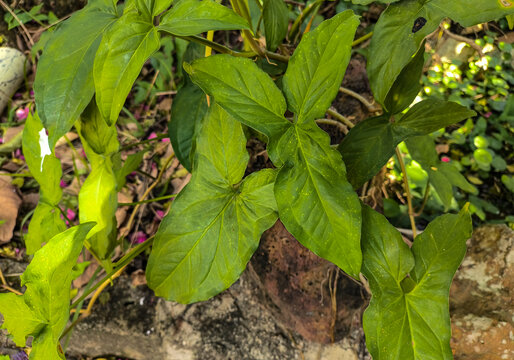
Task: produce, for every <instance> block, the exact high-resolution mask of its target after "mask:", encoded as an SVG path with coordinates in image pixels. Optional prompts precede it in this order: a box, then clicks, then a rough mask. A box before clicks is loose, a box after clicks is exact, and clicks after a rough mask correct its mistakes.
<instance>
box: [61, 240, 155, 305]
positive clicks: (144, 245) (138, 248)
mask: <svg viewBox="0 0 514 360" xmlns="http://www.w3.org/2000/svg"><path fill="white" fill-rule="evenodd" d="M153 240H154V238H153V236H152V237H151V238H149V239H148V240H146V241H145V242H144V243H142V244H139V245H138V246H136V247H135V248H133V249H132V250H131V251H130V252H128V253H127V254H125V256H123V257H122V258H121V259H120V260H119V261H118V262H117V263H116V264H115V265H114V268H113V270H112V271H111V272H109V273H108V274H107V275H105V276H104V277H103V278H102V279H101V280H100V281H99V282H97V283H96V284H95V285H94V286H92V287H91V288H90V289H89V290H88V291H85V292H84V294H82V296H81V297H80V298H78V299H77V300H75V301H74V302H73V303H72V304H71V306H70V310H71V309H73V308H75V307H76V306H77V305H78V304H79V303H80V302H82V301H84V300H85V299H86V298H87V297H88V296H89V295H90V294H91V293H92V292H94V291H95V290H96V289H98V288H99V287H100V286H102V284H103V283H105V282H106V281H109V280H110V279H111V277H112V276H113V275H114V274H116V272H118V270H120V269H121V268H124V267H125V266H127V265H128V264H130V262H131V261H132V260H133V259H134V258H135V257H136V256H138V255H139V254H141V253H142V252H143V251H145V250H146V249H147V248H148V247H149V246H150V245H152V243H153Z"/></svg>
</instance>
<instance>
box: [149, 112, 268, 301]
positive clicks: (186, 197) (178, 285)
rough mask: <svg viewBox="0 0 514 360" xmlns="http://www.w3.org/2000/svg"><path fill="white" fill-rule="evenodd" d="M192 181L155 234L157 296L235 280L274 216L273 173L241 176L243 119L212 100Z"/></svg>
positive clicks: (192, 295) (201, 290) (200, 291)
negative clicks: (233, 115) (233, 116)
mask: <svg viewBox="0 0 514 360" xmlns="http://www.w3.org/2000/svg"><path fill="white" fill-rule="evenodd" d="M195 157H196V159H195V162H194V171H193V177H192V179H191V182H190V183H189V184H188V185H187V186H186V187H185V189H184V190H183V191H182V192H181V193H180V194H179V196H178V197H177V199H176V200H175V201H174V203H173V206H172V208H171V211H170V213H169V214H168V215H167V216H166V217H165V218H164V220H163V222H162V224H161V226H160V228H159V231H158V232H157V234H156V237H155V242H154V247H153V249H152V253H151V255H150V259H149V262H148V267H147V272H146V274H147V279H148V285H149V286H150V288H152V289H153V290H154V291H155V293H156V294H157V295H158V296H162V297H164V298H166V299H168V300H173V301H179V302H181V303H191V302H195V301H202V300H206V299H208V298H210V297H212V296H214V295H216V294H218V293H219V292H221V291H223V290H225V289H226V288H228V287H229V286H230V285H231V284H232V283H234V281H236V280H237V279H238V277H239V276H240V274H241V273H242V272H243V270H244V269H245V267H246V264H247V263H248V261H249V260H250V257H251V256H252V254H253V253H254V251H255V250H256V249H257V246H258V244H259V240H260V236H261V234H262V233H263V232H264V230H266V229H268V228H269V227H271V226H272V225H273V223H274V222H275V221H276V219H277V213H276V204H275V199H274V196H273V183H274V181H275V176H276V172H275V171H273V170H261V171H259V172H257V173H254V174H252V175H250V176H249V177H247V178H246V179H244V180H243V181H242V182H241V179H242V177H243V175H244V172H245V169H246V166H247V163H248V159H249V156H248V153H247V151H246V138H245V136H244V133H243V129H242V127H241V124H240V123H238V122H237V121H236V120H235V119H233V118H232V117H231V116H230V115H229V114H228V113H227V112H225V111H224V110H223V109H221V107H219V106H218V105H216V104H214V105H212V106H211V107H210V109H209V112H208V114H207V115H206V117H205V119H204V124H203V126H202V128H201V130H200V134H199V136H198V139H197V150H196V153H195Z"/></svg>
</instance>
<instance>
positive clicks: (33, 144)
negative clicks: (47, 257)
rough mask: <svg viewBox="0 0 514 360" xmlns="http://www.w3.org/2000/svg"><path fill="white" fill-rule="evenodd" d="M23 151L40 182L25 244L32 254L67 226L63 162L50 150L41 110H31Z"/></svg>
mask: <svg viewBox="0 0 514 360" xmlns="http://www.w3.org/2000/svg"><path fill="white" fill-rule="evenodd" d="M22 144H23V154H24V156H25V161H26V162H27V166H28V168H29V170H30V173H31V174H32V176H33V177H34V179H36V181H37V182H38V184H39V186H40V189H39V194H40V199H39V203H38V205H37V207H36V209H35V211H34V214H33V215H32V219H31V221H30V223H29V228H28V234H27V235H26V237H25V245H26V247H27V253H28V254H31V255H32V254H34V253H35V252H36V251H37V250H38V249H39V248H40V247H41V244H43V243H45V242H47V241H48V240H50V239H51V238H52V237H53V236H54V235H57V234H58V233H60V232H62V231H64V230H66V225H65V223H64V221H63V220H62V219H61V218H60V210H59V208H58V207H57V206H58V205H59V201H60V200H61V197H62V189H61V187H60V179H61V176H62V169H61V162H60V161H59V159H57V158H56V157H55V156H54V155H53V153H52V152H51V151H50V146H49V144H48V137H47V135H46V130H45V129H44V128H43V124H42V123H41V120H40V119H39V117H38V115H37V113H36V114H34V115H32V114H29V115H28V117H27V120H26V122H25V128H24V129H23V138H22Z"/></svg>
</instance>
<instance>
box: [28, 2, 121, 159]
mask: <svg viewBox="0 0 514 360" xmlns="http://www.w3.org/2000/svg"><path fill="white" fill-rule="evenodd" d="M116 19H117V18H116V9H115V7H114V6H113V3H112V1H107V0H106V1H93V2H90V4H88V5H87V6H86V7H85V8H84V9H82V10H80V11H78V12H76V13H75V14H73V15H72V16H71V18H70V19H68V20H66V21H64V22H63V23H62V24H61V25H60V26H59V27H58V28H57V30H56V31H55V32H54V33H52V36H51V38H50V40H49V41H48V43H47V44H46V46H45V48H44V51H43V55H42V56H41V58H40V60H39V62H38V69H37V73H36V80H35V82H34V92H35V97H36V106H37V111H38V113H39V115H40V116H41V120H42V121H43V124H44V126H45V127H46V128H47V129H48V133H49V143H50V148H51V149H53V147H54V146H55V143H56V142H57V140H59V138H61V137H62V136H63V135H65V134H66V133H67V132H68V131H69V130H70V129H71V127H72V126H73V123H74V122H75V121H76V120H77V118H78V117H79V115H80V114H81V113H82V111H83V110H84V109H85V108H86V106H87V104H89V101H90V100H91V98H92V97H93V94H94V92H95V88H94V83H93V62H94V58H95V54H96V52H97V49H98V46H99V45H100V41H101V39H102V36H103V34H104V33H105V32H106V31H107V29H109V28H110V27H111V26H112V24H113V23H114V22H115V21H116ZM56 69H59V71H56Z"/></svg>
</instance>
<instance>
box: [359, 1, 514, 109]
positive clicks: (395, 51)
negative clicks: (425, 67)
mask: <svg viewBox="0 0 514 360" xmlns="http://www.w3.org/2000/svg"><path fill="white" fill-rule="evenodd" d="M502 3H504V4H507V3H508V4H509V5H502ZM470 9H472V10H470ZM512 13H514V4H513V3H512V1H510V0H509V1H505V2H503V1H494V0H491V1H483V0H471V1H469V0H455V1H447V0H405V1H401V2H399V3H396V4H391V5H390V6H389V7H388V8H387V9H386V10H385V11H384V12H383V13H382V15H381V16H380V19H379V20H378V22H377V25H376V27H375V30H374V35H373V38H372V40H371V44H370V49H369V57H368V75H369V79H370V84H371V89H372V90H373V93H374V95H375V98H376V99H377V101H378V102H379V103H381V104H383V103H384V100H385V98H386V96H387V93H388V92H389V89H391V87H392V86H393V83H394V82H395V80H396V78H397V77H398V75H399V74H400V72H401V71H402V69H403V68H404V67H405V66H407V64H408V63H409V62H410V61H411V58H412V56H413V55H414V54H415V53H416V52H417V51H418V49H419V47H420V44H421V42H422V41H423V39H424V38H425V37H426V36H427V35H429V34H430V33H432V32H433V31H434V30H435V29H437V27H438V26H439V23H440V22H441V20H443V19H444V18H446V17H449V18H451V19H453V20H455V21H457V22H459V23H460V24H461V25H462V26H471V25H475V24H478V23H482V22H487V21H491V20H496V19H498V18H500V17H502V16H505V15H508V14H512ZM384 49H385V51H384Z"/></svg>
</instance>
